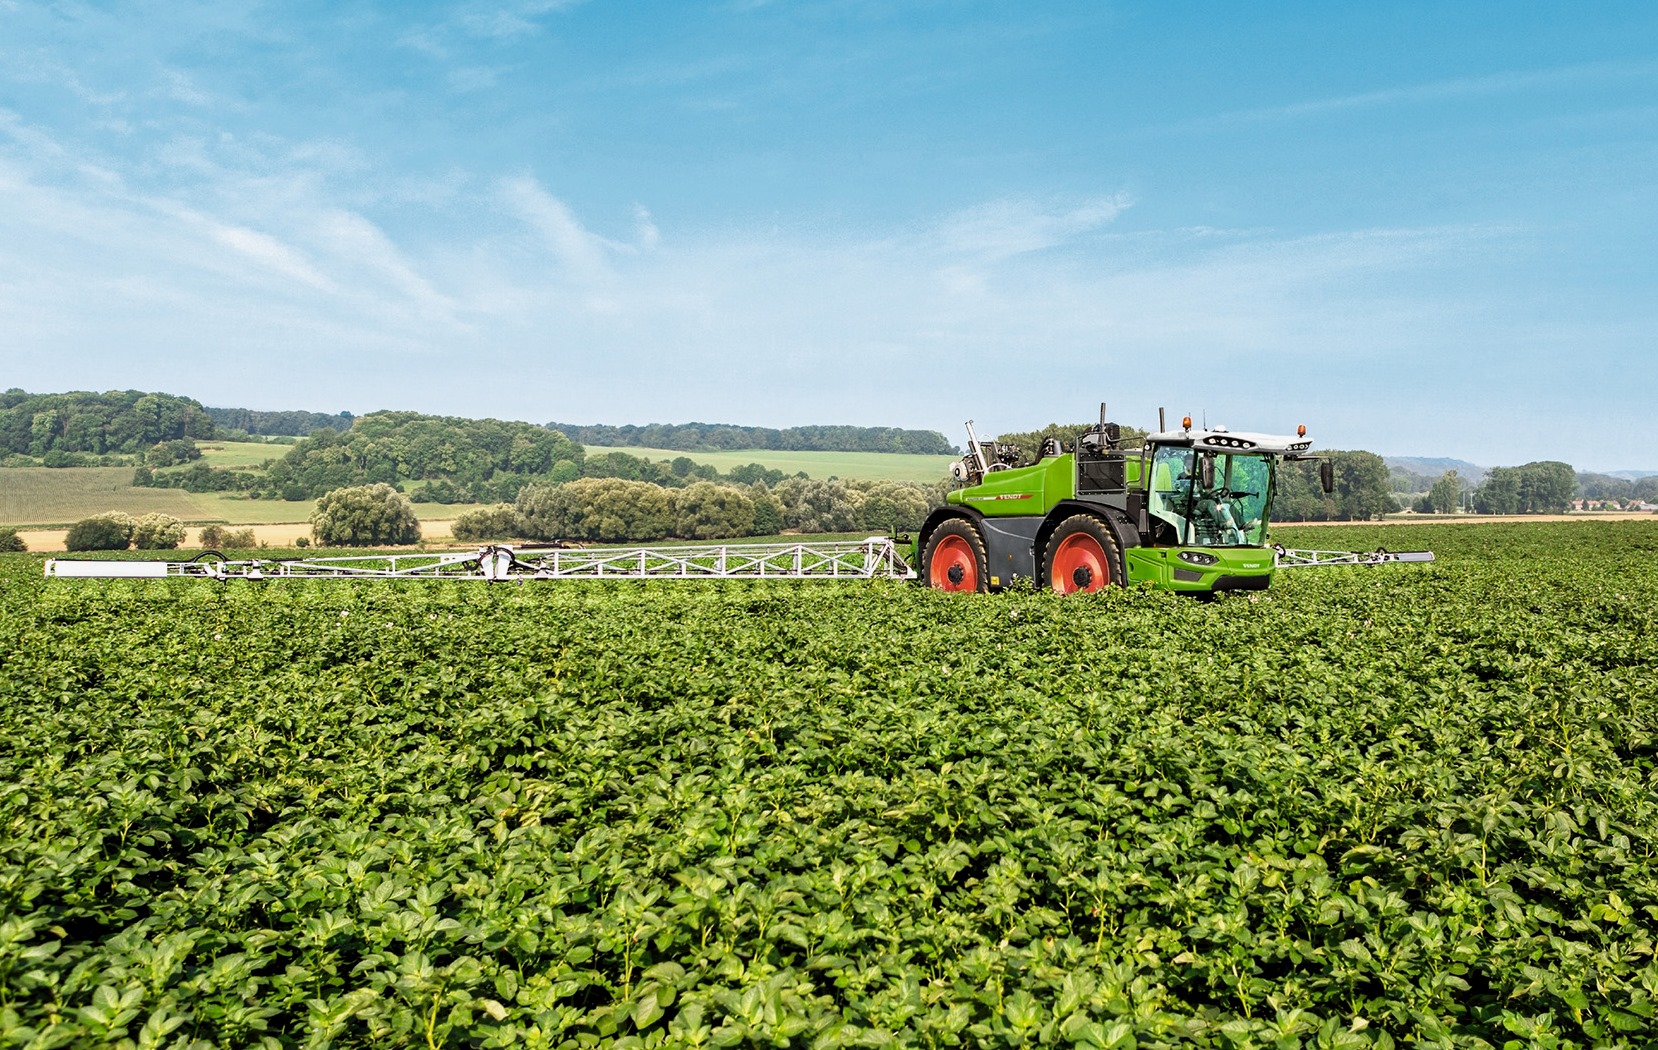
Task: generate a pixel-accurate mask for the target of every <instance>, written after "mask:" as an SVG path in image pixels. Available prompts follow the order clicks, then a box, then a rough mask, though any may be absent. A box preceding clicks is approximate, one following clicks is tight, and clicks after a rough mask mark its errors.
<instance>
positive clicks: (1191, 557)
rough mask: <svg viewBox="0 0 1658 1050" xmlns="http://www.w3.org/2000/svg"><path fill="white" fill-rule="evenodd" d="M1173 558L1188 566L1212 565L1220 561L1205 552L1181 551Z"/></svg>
mask: <svg viewBox="0 0 1658 1050" xmlns="http://www.w3.org/2000/svg"><path fill="white" fill-rule="evenodd" d="M1175 557H1176V558H1179V559H1180V560H1181V561H1183V562H1185V563H1187V564H1188V565H1213V564H1215V563H1216V562H1218V561H1220V559H1219V558H1217V557H1215V556H1214V555H1213V554H1210V553H1208V552H1207V551H1181V552H1180V553H1179V554H1176V555H1175Z"/></svg>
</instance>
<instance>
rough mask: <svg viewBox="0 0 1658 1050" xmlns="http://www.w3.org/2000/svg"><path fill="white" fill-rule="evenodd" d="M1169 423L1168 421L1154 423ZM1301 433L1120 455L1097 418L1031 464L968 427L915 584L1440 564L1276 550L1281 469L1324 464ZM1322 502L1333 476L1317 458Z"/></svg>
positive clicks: (1241, 581)
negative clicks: (1273, 538) (1270, 532)
mask: <svg viewBox="0 0 1658 1050" xmlns="http://www.w3.org/2000/svg"><path fill="white" fill-rule="evenodd" d="M1159 416H1161V412H1160V413H1159ZM1311 448H1312V441H1311V440H1309V439H1308V437H1307V428H1306V427H1305V426H1301V427H1297V428H1296V434H1295V436H1294V437H1284V436H1280V435H1275V434H1255V433H1243V432H1236V433H1234V432H1232V431H1229V430H1227V429H1226V428H1225V427H1219V426H1217V427H1213V428H1202V429H1198V430H1193V429H1192V420H1191V417H1189V416H1188V417H1186V418H1185V419H1183V420H1182V421H1181V426H1180V429H1179V430H1169V429H1167V428H1166V426H1164V425H1163V421H1162V420H1161V418H1160V419H1159V429H1158V432H1157V433H1155V434H1151V435H1149V436H1147V437H1146V438H1145V440H1144V441H1143V442H1140V443H1137V444H1136V446H1135V447H1133V448H1128V447H1125V446H1124V444H1123V442H1122V429H1121V428H1120V427H1119V426H1118V425H1117V424H1116V423H1111V422H1107V421H1106V418H1105V406H1104V405H1101V406H1100V421H1099V423H1098V424H1097V425H1095V426H1094V427H1092V428H1091V429H1089V430H1088V431H1086V432H1084V433H1083V434H1082V435H1081V437H1080V438H1078V440H1077V441H1076V442H1075V444H1074V445H1072V446H1071V447H1069V448H1067V447H1065V446H1064V445H1063V444H1061V443H1060V442H1059V441H1058V440H1056V439H1048V440H1047V441H1045V442H1043V445H1042V448H1041V449H1040V450H1039V451H1038V455H1037V458H1036V462H1035V463H1032V464H1030V465H1024V456H1023V454H1022V452H1021V451H1020V450H1019V449H1017V448H1013V447H1010V446H1003V445H1000V444H997V443H995V442H989V443H986V442H981V441H979V439H978V437H977V435H975V434H974V432H973V424H972V422H971V421H969V422H968V424H967V454H966V455H964V456H963V457H962V458H961V460H960V461H959V462H957V463H954V464H952V470H951V474H952V476H953V477H954V478H955V480H956V481H958V482H959V483H961V484H960V487H958V488H956V489H954V490H953V491H951V492H950V494H949V496H948V498H947V500H946V502H945V505H944V506H942V507H939V508H937V509H935V510H934V511H933V512H932V513H931V514H930V515H929V516H928V518H927V521H926V523H925V524H924V525H923V526H922V527H921V532H920V534H919V535H918V536H917V537H916V543H915V554H916V564H917V565H918V567H919V576H920V578H921V579H922V580H924V581H925V582H926V583H927V584H928V585H929V586H932V587H936V588H938V589H940V590H947V591H984V590H993V589H997V588H1001V587H1007V586H1010V585H1013V584H1014V583H1015V582H1017V581H1025V582H1028V583H1034V584H1036V585H1037V586H1040V587H1048V588H1052V589H1053V590H1055V591H1059V592H1061V593H1070V592H1072V591H1093V590H1098V589H1100V588H1101V587H1106V586H1110V585H1112V584H1119V585H1121V584H1131V583H1148V584H1150V585H1152V586H1153V587H1157V588H1161V589H1165V590H1173V591H1184V592H1190V593H1195V594H1216V593H1219V592H1224V591H1237V590H1261V589H1264V588H1265V587H1266V586H1267V585H1268V584H1269V583H1270V582H1271V581H1272V574H1273V571H1274V570H1275V569H1279V568H1298V567H1305V566H1313V565H1339V564H1376V563H1379V562H1385V561H1417V562H1421V561H1432V560H1433V555H1432V554H1431V553H1429V552H1427V551H1413V552H1409V553H1404V554H1392V553H1389V552H1387V551H1377V552H1374V553H1362V554H1361V553H1354V552H1349V551H1300V550H1297V551H1292V550H1286V549H1284V548H1282V547H1276V546H1268V544H1267V524H1268V522H1269V521H1271V519H1272V504H1273V497H1274V496H1275V494H1276V492H1277V487H1278V474H1279V469H1280V465H1281V464H1282V463H1283V462H1285V461H1294V460H1306V459H1315V458H1317V457H1314V456H1313V455H1312V454H1311V453H1310V451H1309V450H1310V449H1311ZM1319 478H1320V481H1321V483H1322V485H1323V488H1324V491H1325V492H1326V493H1328V492H1330V491H1331V489H1332V487H1333V482H1334V477H1333V468H1332V465H1331V462H1330V461H1329V460H1328V459H1325V460H1321V461H1320V462H1319Z"/></svg>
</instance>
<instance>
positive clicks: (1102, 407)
mask: <svg viewBox="0 0 1658 1050" xmlns="http://www.w3.org/2000/svg"><path fill="white" fill-rule="evenodd" d="M1100 433H1101V434H1104V433H1105V402H1104V401H1101V402H1100Z"/></svg>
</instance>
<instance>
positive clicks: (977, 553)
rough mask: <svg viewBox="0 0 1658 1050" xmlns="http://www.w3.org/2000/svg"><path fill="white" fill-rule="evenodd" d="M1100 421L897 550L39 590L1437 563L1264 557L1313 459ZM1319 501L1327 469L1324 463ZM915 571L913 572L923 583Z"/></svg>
mask: <svg viewBox="0 0 1658 1050" xmlns="http://www.w3.org/2000/svg"><path fill="white" fill-rule="evenodd" d="M1120 438H1121V429H1120V428H1119V427H1118V426H1117V425H1116V424H1115V423H1108V422H1106V421H1105V406H1104V405H1101V406H1100V422H1099V424H1098V426H1096V427H1094V428H1093V429H1091V430H1089V431H1088V432H1086V433H1085V434H1083V435H1082V437H1081V439H1080V440H1078V441H1077V442H1076V444H1075V446H1074V447H1072V448H1070V449H1066V448H1063V447H1061V445H1060V444H1059V443H1058V442H1056V441H1049V442H1047V443H1045V444H1044V447H1043V448H1042V449H1041V450H1040V454H1039V455H1038V457H1037V461H1036V463H1034V464H1032V465H1030V466H1024V465H1022V463H1023V457H1022V455H1021V454H1020V453H1019V451H1018V450H1017V449H1015V448H1013V447H1012V446H1010V445H998V444H996V443H995V442H990V443H988V444H989V447H990V449H991V451H990V452H988V453H987V452H986V443H983V442H980V441H979V439H978V437H977V436H976V435H975V434H974V433H973V424H972V422H971V421H970V422H969V423H968V424H967V439H968V449H967V454H966V455H965V456H963V457H962V459H961V460H960V461H959V462H957V463H954V464H952V465H951V466H952V470H951V474H952V477H954V478H955V480H956V481H957V482H959V483H961V487H958V488H956V489H954V490H953V491H951V492H950V494H949V496H948V497H947V499H946V502H945V504H944V505H943V506H942V507H939V508H937V509H935V510H934V511H933V512H932V513H931V514H930V515H929V516H928V518H927V521H926V524H925V525H923V526H922V529H921V532H920V534H919V535H918V536H917V537H916V539H915V541H914V543H913V545H912V544H911V543H910V542H909V541H908V540H907V539H897V538H894V537H892V536H871V537H870V538H868V539H865V540H855V541H848V540H841V541H828V542H816V543H808V542H801V543H729V544H708V545H702V546H685V547H679V546H673V547H627V548H616V547H604V548H593V549H585V548H579V547H578V548H570V547H566V546H563V545H554V546H509V545H505V544H490V545H487V546H483V547H479V548H477V549H476V550H471V551H437V552H421V553H412V554H389V555H353V556H348V557H318V558H259V559H249V560H233V559H230V558H227V557H225V556H224V555H223V554H221V553H219V552H217V551H204V552H202V553H201V554H199V555H197V556H196V557H194V558H192V559H190V560H188V561H94V560H86V559H70V558H55V559H49V560H48V561H47V562H46V575H47V576H56V577H68V578H77V579H93V578H103V579H110V578H121V579H145V578H160V577H187V578H196V579H213V580H230V579H242V580H281V579H332V580H340V579H376V580H438V579H462V580H479V581H483V582H487V583H504V582H513V581H519V582H521V581H526V580H599V579H678V580H710V579H712V580H729V579H769V580H821V579H841V580H846V579H865V580H867V579H910V580H916V579H919V580H920V581H922V582H923V583H926V584H928V585H929V586H932V587H936V588H938V589H940V590H947V591H987V590H999V589H1002V588H1005V587H1009V586H1013V585H1015V584H1016V583H1018V582H1021V581H1022V582H1024V583H1035V584H1037V585H1039V586H1044V587H1051V588H1052V589H1054V590H1056V591H1059V592H1061V593H1067V594H1068V593H1070V592H1072V591H1094V590H1098V589H1099V588H1101V587H1104V586H1108V585H1112V584H1116V585H1126V584H1129V583H1140V582H1145V583H1149V584H1150V585H1151V586H1154V587H1159V588H1165V589H1168V590H1175V591H1185V592H1192V593H1197V594H1215V593H1219V592H1224V591H1229V590H1250V589H1260V588H1263V587H1266V586H1267V584H1268V582H1269V581H1270V580H1271V578H1272V573H1273V570H1274V569H1275V568H1302V567H1310V566H1317V565H1375V564H1379V563H1382V562H1392V561H1432V560H1433V555H1432V554H1429V553H1427V552H1412V553H1405V554H1391V553H1388V552H1387V551H1376V552H1374V553H1355V552H1352V551H1310V550H1287V549H1285V548H1283V547H1277V546H1273V547H1269V546H1267V545H1266V531H1267V522H1268V521H1269V520H1270V517H1271V515H1270V511H1271V507H1272V497H1273V493H1274V491H1275V485H1276V480H1277V470H1278V463H1279V461H1280V460H1285V459H1307V458H1312V457H1310V456H1308V455H1307V450H1308V448H1310V447H1311V442H1309V441H1308V440H1307V439H1306V428H1305V427H1301V428H1300V432H1299V434H1298V435H1297V436H1296V437H1295V438H1285V437H1273V436H1271V435H1266V434H1243V433H1238V434H1233V433H1229V432H1227V431H1226V430H1225V429H1224V428H1222V427H1215V428H1214V429H1203V430H1198V431H1197V432H1195V433H1194V432H1193V431H1192V427H1191V420H1190V419H1189V418H1188V419H1186V420H1185V421H1184V422H1183V424H1182V429H1181V430H1178V431H1164V432H1161V433H1157V434H1153V435H1151V436H1150V437H1148V438H1147V439H1146V440H1145V442H1144V444H1143V445H1142V446H1141V447H1139V448H1134V449H1128V448H1123V447H1121V444H1120ZM1320 466H1321V468H1322V470H1321V475H1320V476H1321V477H1322V479H1323V482H1324V488H1325V491H1326V492H1328V491H1329V490H1330V484H1331V474H1330V464H1329V461H1328V460H1326V461H1324V462H1323V463H1321V464H1320ZM918 570H919V571H918Z"/></svg>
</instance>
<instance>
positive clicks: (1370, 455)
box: [1330, 452, 1397, 521]
mask: <svg viewBox="0 0 1658 1050" xmlns="http://www.w3.org/2000/svg"><path fill="white" fill-rule="evenodd" d="M1330 457H1331V459H1332V460H1333V461H1334V463H1335V469H1336V490H1335V498H1336V509H1337V512H1338V513H1339V515H1340V516H1341V517H1342V518H1345V519H1346V520H1348V521H1369V520H1370V519H1372V518H1378V517H1381V516H1382V515H1383V514H1386V513H1387V512H1389V511H1391V510H1394V509H1395V508H1396V507H1397V504H1395V503H1394V500H1393V494H1392V493H1391V492H1389V491H1388V478H1387V464H1386V463H1385V462H1383V461H1382V457H1380V456H1378V455H1376V453H1374V452H1332V453H1330Z"/></svg>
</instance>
